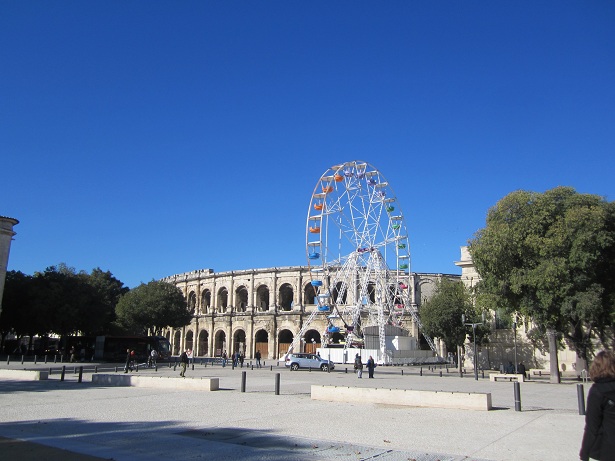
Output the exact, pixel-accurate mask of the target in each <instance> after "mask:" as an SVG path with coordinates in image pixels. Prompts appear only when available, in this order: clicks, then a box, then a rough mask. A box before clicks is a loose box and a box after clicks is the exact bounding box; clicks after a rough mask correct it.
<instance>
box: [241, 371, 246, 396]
mask: <svg viewBox="0 0 615 461" xmlns="http://www.w3.org/2000/svg"><path fill="white" fill-rule="evenodd" d="M245 391H246V372H245V371H242V372H241V392H245Z"/></svg>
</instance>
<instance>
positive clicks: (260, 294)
mask: <svg viewBox="0 0 615 461" xmlns="http://www.w3.org/2000/svg"><path fill="white" fill-rule="evenodd" d="M256 306H257V307H258V310H259V311H268V310H269V288H267V285H261V286H260V287H258V289H257V290H256Z"/></svg>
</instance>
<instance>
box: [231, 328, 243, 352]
mask: <svg viewBox="0 0 615 461" xmlns="http://www.w3.org/2000/svg"><path fill="white" fill-rule="evenodd" d="M233 352H243V353H244V354H245V353H246V332H245V331H244V330H243V329H242V328H238V329H237V330H235V332H234V333H233Z"/></svg>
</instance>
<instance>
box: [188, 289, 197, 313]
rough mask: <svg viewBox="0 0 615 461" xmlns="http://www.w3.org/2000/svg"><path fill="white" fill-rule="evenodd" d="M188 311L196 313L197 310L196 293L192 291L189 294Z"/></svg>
mask: <svg viewBox="0 0 615 461" xmlns="http://www.w3.org/2000/svg"><path fill="white" fill-rule="evenodd" d="M188 311H189V312H190V313H191V314H192V315H194V313H195V312H196V293H195V292H194V291H191V292H190V294H189V295H188Z"/></svg>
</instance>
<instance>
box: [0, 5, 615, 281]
mask: <svg viewBox="0 0 615 461" xmlns="http://www.w3.org/2000/svg"><path fill="white" fill-rule="evenodd" d="M614 24H615V3H614V2H610V1H588V2H580V1H577V2H569V1H541V2H534V1H527V2H523V1H521V2H474V1H463V2H458V1H438V2H433V1H423V2H419V1H394V0H392V1H387V2H374V1H372V2H367V1H335V2H331V1H318V0H317V1H311V2H299V1H260V2H255V1H245V2H243V1H124V0H122V1H105V2H102V1H99V2H95V1H88V2H84V1H81V0H79V1H60V0H59V1H54V2H49V1H46V0H45V1H28V2H15V1H7V0H2V1H0V155H1V159H2V161H1V162H0V171H1V174H0V178H1V183H2V192H1V194H0V215H4V216H11V217H14V218H17V219H18V220H20V224H18V225H17V226H16V227H15V231H16V232H17V235H16V237H15V240H14V242H13V245H12V247H11V254H10V259H9V269H15V270H21V271H23V272H25V273H28V274H32V273H34V272H35V271H39V270H43V269H45V268H46V267H47V266H50V265H56V264H58V263H60V262H65V263H66V264H68V265H69V266H72V267H75V268H76V269H78V270H82V269H83V270H87V271H90V270H91V269H92V268H94V267H101V268H102V269H104V270H109V271H111V272H112V273H113V274H114V275H115V276H116V277H117V278H119V279H120V280H122V281H123V282H124V283H125V284H126V285H127V286H129V287H134V286H136V285H138V284H139V283H140V282H148V281H150V280H152V279H158V278H161V277H165V276H167V275H172V274H176V273H182V272H187V271H191V270H196V269H202V268H211V269H214V270H215V271H217V272H218V271H227V270H239V269H249V268H262V267H272V266H290V265H302V264H306V256H305V254H306V251H305V227H306V216H307V210H308V206H309V203H310V197H311V193H312V191H313V189H314V187H315V185H316V183H317V181H318V179H319V178H320V176H321V175H322V174H323V173H324V172H325V171H326V170H327V169H328V168H329V167H331V166H332V165H335V164H339V163H341V162H345V161H352V160H364V161H367V162H369V163H370V164H372V165H373V166H375V167H376V168H377V169H378V170H379V171H380V172H381V173H382V174H383V175H384V176H385V177H386V178H387V180H388V181H389V183H390V185H391V187H392V189H393V190H394V192H395V194H396V196H397V199H398V202H399V204H400V205H401V208H402V210H403V214H404V216H405V221H406V225H407V227H408V230H409V238H410V245H411V256H412V267H411V268H412V270H413V271H416V272H441V273H459V272H458V269H457V267H456V266H455V265H454V264H453V262H454V261H456V260H458V259H459V256H460V254H459V247H460V246H462V245H465V244H466V243H467V241H468V239H470V238H471V237H472V236H473V234H474V233H475V232H476V231H477V230H478V229H479V228H481V227H483V226H484V224H485V216H486V212H487V210H488V209H489V207H491V206H493V205H494V204H495V203H496V202H497V201H498V200H499V199H501V198H502V197H504V196H505V195H506V194H508V193H509V192H512V191H514V190H518V189H525V190H533V191H538V192H543V191H545V190H547V189H550V188H553V187H556V186H559V185H565V186H572V187H574V188H575V189H576V190H577V191H579V192H584V193H592V194H597V195H600V196H604V197H606V198H607V199H608V200H610V201H612V200H613V199H614V198H615V181H614V176H615V175H614V173H615V171H614V170H615V168H614V166H615V160H614V156H613V153H614V152H615V26H614Z"/></svg>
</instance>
